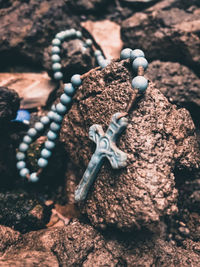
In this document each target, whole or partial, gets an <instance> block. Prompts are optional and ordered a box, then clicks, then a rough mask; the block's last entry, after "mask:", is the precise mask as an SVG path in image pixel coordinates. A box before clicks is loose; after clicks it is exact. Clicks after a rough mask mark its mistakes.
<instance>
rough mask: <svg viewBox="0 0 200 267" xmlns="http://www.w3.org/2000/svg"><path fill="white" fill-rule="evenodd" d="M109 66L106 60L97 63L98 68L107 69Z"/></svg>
mask: <svg viewBox="0 0 200 267" xmlns="http://www.w3.org/2000/svg"><path fill="white" fill-rule="evenodd" d="M109 64H110V61H109V60H108V59H105V60H101V61H100V62H99V66H100V67H102V69H103V68H105V67H107V66H108V65H109Z"/></svg>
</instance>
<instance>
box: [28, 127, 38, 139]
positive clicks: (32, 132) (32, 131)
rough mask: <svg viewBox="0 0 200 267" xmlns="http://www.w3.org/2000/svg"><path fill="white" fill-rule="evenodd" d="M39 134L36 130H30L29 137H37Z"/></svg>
mask: <svg viewBox="0 0 200 267" xmlns="http://www.w3.org/2000/svg"><path fill="white" fill-rule="evenodd" d="M36 134H37V131H36V130H35V129H34V128H30V129H29V130H28V132H27V135H29V136H30V137H35V136H36Z"/></svg>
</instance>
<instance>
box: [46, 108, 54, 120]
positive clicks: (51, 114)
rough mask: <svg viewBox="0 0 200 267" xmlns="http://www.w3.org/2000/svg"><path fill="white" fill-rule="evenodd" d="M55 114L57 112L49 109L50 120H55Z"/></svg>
mask: <svg viewBox="0 0 200 267" xmlns="http://www.w3.org/2000/svg"><path fill="white" fill-rule="evenodd" d="M54 114H55V112H54V111H52V110H51V111H49V112H48V113H47V116H48V118H49V119H50V120H53V119H54Z"/></svg>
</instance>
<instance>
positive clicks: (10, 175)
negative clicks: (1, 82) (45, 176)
mask: <svg viewBox="0 0 200 267" xmlns="http://www.w3.org/2000/svg"><path fill="white" fill-rule="evenodd" d="M19 102H20V101H19V96H18V94H17V93H16V92H15V91H14V90H11V89H8V88H6V87H0V129H1V131H0V186H1V187H2V186H3V185H8V184H10V183H13V180H14V179H16V177H15V176H16V166H15V162H16V160H15V147H16V144H15V140H14V138H13V136H12V135H13V132H15V131H16V129H17V127H13V126H12V125H14V123H12V122H11V120H13V119H14V118H15V117H16V114H17V110H18V108H19ZM13 128H14V129H13Z"/></svg>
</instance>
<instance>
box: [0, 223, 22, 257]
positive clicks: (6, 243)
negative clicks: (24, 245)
mask: <svg viewBox="0 0 200 267" xmlns="http://www.w3.org/2000/svg"><path fill="white" fill-rule="evenodd" d="M21 239H22V236H21V235H20V233H19V232H17V231H14V230H12V229H11V228H9V227H6V226H3V225H0V240H1V243H0V257H1V256H2V255H3V253H4V252H5V250H6V249H9V247H11V246H12V245H14V244H16V243H17V242H20V241H21Z"/></svg>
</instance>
